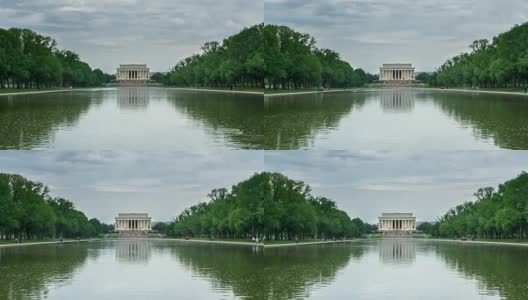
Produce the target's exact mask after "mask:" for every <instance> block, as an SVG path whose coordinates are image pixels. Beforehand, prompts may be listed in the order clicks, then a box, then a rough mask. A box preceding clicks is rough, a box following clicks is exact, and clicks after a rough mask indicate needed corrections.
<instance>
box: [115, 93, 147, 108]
mask: <svg viewBox="0 0 528 300" xmlns="http://www.w3.org/2000/svg"><path fill="white" fill-rule="evenodd" d="M149 102H150V89H147V88H142V87H122V88H119V89H118V90H117V103H118V104H119V108H120V109H130V110H145V109H147V107H148V105H149Z"/></svg>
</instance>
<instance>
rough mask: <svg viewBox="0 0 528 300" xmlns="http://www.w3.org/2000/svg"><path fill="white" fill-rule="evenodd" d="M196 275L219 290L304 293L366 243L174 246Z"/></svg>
mask: <svg viewBox="0 0 528 300" xmlns="http://www.w3.org/2000/svg"><path fill="white" fill-rule="evenodd" d="M172 251H173V254H174V255H175V256H176V257H177V258H178V260H179V261H180V262H181V263H182V264H183V265H185V266H187V267H188V268H189V269H190V270H191V271H192V272H193V273H194V274H195V275H198V276H202V277H204V278H206V279H208V280H210V281H211V282H212V285H213V286H214V287H215V288H217V289H229V288H230V289H232V290H233V293H234V294H235V295H236V296H238V297H251V298H255V299H291V298H297V297H298V298H303V297H304V296H306V295H309V293H310V291H311V290H313V289H314V288H317V287H318V286H325V285H328V284H329V283H331V282H332V281H334V280H335V277H336V274H337V272H338V271H339V270H341V269H343V268H344V267H345V266H346V265H347V264H348V263H349V260H350V258H351V257H355V258H359V257H360V256H361V255H362V254H363V251H364V248H363V247H360V246H357V247H356V246H353V245H351V244H334V245H332V244H329V245H323V246H321V245H318V246H302V247H285V248H269V249H260V250H257V249H253V250H252V249H251V248H248V247H233V246H219V245H189V244H185V245H182V246H181V247H175V248H173V249H172Z"/></svg>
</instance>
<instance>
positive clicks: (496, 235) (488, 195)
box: [418, 172, 528, 239]
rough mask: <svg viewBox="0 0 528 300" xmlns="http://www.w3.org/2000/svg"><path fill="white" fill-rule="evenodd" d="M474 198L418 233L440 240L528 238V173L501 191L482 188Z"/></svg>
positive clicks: (503, 186) (507, 183)
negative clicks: (454, 238) (442, 238)
mask: <svg viewBox="0 0 528 300" xmlns="http://www.w3.org/2000/svg"><path fill="white" fill-rule="evenodd" d="M474 196H475V198H476V200H475V201H473V202H466V203H464V204H461V205H458V206H456V207H454V208H452V209H450V210H449V211H448V212H447V213H446V214H445V215H444V216H442V217H441V218H440V219H439V221H438V222H436V223H434V224H422V225H423V226H422V228H418V229H423V230H424V231H426V233H430V234H432V235H433V236H439V237H461V236H468V237H475V238H489V239H505V238H509V239H526V238H528V173H526V172H523V173H521V174H520V175H519V176H517V177H516V178H514V179H511V180H508V181H506V182H504V183H503V184H500V185H499V186H498V188H497V189H494V188H492V187H485V188H480V189H478V191H477V192H476V193H475V194H474Z"/></svg>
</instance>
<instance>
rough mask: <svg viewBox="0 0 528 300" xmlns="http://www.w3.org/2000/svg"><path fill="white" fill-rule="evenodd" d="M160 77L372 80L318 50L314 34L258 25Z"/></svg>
mask: <svg viewBox="0 0 528 300" xmlns="http://www.w3.org/2000/svg"><path fill="white" fill-rule="evenodd" d="M156 80H158V81H160V82H162V83H164V84H166V85H173V86H196V87H224V88H225V87H232V88H234V87H253V88H264V86H266V87H270V88H283V89H289V88H312V87H321V86H325V87H339V88H345V87H357V86H362V85H364V84H365V83H366V82H368V81H369V80H372V78H371V76H369V74H366V73H365V72H364V71H363V70H362V69H356V70H354V69H353V68H352V67H351V66H350V65H349V64H348V63H347V62H345V61H343V60H341V59H340V57H339V54H338V53H336V52H334V51H332V50H329V49H317V48H316V47H315V40H314V39H313V38H312V37H311V36H310V35H308V34H302V33H299V32H296V31H294V30H292V29H290V28H289V27H286V26H276V25H264V24H258V25H255V26H252V27H249V28H244V29H243V30H242V31H240V32H239V33H237V34H235V35H233V36H230V37H228V38H227V39H225V40H224V41H223V43H218V42H207V43H205V44H204V46H203V47H202V53H201V54H196V55H193V56H191V57H187V58H185V59H183V60H181V61H180V62H179V63H178V64H177V65H176V66H175V67H174V68H172V70H171V71H170V72H169V73H168V74H167V75H161V74H159V75H157V79H156Z"/></svg>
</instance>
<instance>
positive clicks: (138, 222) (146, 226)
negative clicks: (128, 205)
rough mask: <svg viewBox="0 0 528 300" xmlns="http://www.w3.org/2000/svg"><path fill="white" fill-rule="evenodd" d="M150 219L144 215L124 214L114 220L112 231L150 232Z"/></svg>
mask: <svg viewBox="0 0 528 300" xmlns="http://www.w3.org/2000/svg"><path fill="white" fill-rule="evenodd" d="M151 219H152V218H151V217H149V216H148V214H145V213H125V214H118V215H117V217H116V218H115V224H114V228H115V229H114V230H115V231H119V232H127V231H138V232H141V231H147V232H148V231H151V230H152V227H151Z"/></svg>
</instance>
